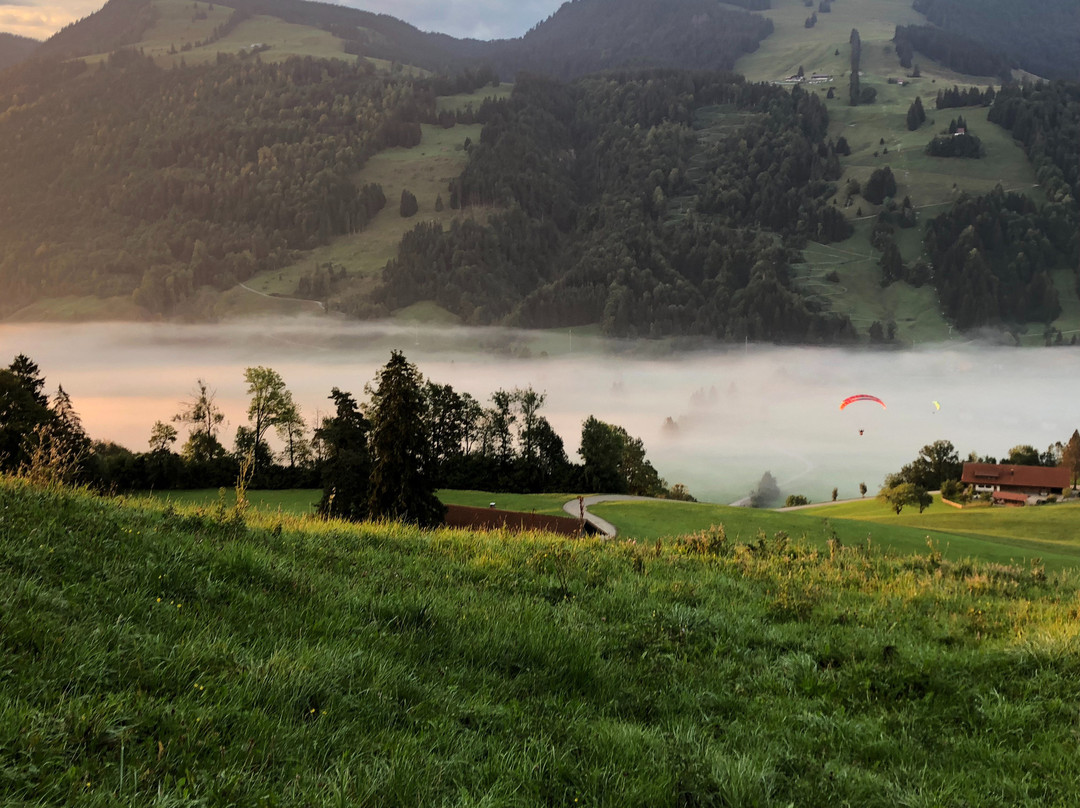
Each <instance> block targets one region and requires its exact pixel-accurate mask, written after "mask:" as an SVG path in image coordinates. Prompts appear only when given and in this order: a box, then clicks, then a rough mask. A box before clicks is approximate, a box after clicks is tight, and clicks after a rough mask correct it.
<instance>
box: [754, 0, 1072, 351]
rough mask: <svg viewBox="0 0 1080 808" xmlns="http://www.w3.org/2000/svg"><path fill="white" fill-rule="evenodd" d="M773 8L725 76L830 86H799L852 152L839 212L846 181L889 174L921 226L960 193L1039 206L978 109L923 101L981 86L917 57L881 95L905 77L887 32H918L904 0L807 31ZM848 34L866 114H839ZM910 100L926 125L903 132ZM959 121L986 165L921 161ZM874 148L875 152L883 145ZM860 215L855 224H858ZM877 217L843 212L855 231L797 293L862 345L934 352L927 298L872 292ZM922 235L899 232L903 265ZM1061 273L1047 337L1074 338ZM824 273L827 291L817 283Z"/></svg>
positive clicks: (1012, 146)
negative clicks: (981, 149)
mask: <svg viewBox="0 0 1080 808" xmlns="http://www.w3.org/2000/svg"><path fill="white" fill-rule="evenodd" d="M772 5H773V8H772V9H771V10H769V11H765V12H763V13H764V14H765V16H768V17H770V18H771V19H772V20H773V24H774V26H775V31H774V33H773V34H772V35H771V36H769V37H767V38H766V39H765V40H763V41H762V43H761V46H760V47H759V49H758V50H757V51H755V52H754V53H752V54H749V55H747V56H744V57H743V58H742V59H740V60H739V62H738V63H737V65H736V69H737V70H739V71H740V72H743V73H744V74H745V75H746V76H747V77H748V78H751V79H754V80H760V81H780V80H783V79H785V78H787V77H788V76H790V75H793V74H794V73H796V71H797V70H798V69H799V67H803V69H804V71H805V73H806V74H807V75H808V76H809V75H811V74H813V73H821V74H828V75H831V76H832V82H831V83H829V84H822V85H816V86H813V87H809V88H808V89H810V90H811V91H813V92H817V93H819V94H820V95H821V96H822V98H823V99H824V97H825V94H826V93H827V92H828V89H829V87H832V88H833V89H834V90H835V92H836V98H835V99H833V100H830V101H826V104H827V108H828V110H829V122H830V124H829V134H830V136H831V137H833V138H834V139H835V138H838V137H840V136H841V135H842V136H843V137H845V138H846V139H847V141H848V143H849V144H850V146H851V149H852V153H851V156H850V157H847V158H844V159H843V160H842V163H843V166H844V175H843V177H841V179H840V181H839V182H838V183H837V186H838V188H839V189H841V190H840V193H839V194H838V199H837V202H838V204H843V202H844V196H843V188H844V185H845V183H846V182H847V180H848V179H850V178H854V179H856V180H858V181H859V182H860V183H865V182H866V180H867V178H869V176H870V174H871V172H872V171H873V170H874V169H875V168H880V167H882V166H886V165H887V166H889V167H890V168H891V169H892V171H893V173H894V175H895V176H896V181H897V186H898V187H897V194H896V197H897V199H898V200H899V199H903V198H904V197H905V196H910V197H911V200H912V202H913V203H914V205H915V206H916V207H917V208H918V209H919V213H920V217H921V220H922V222H925V221H927V220H928V219H929V218H930V217H932V216H935V215H937V214H938V213H941V212H943V211H944V210H947V209H948V207H949V206H950V205H951V204H952V202H953V201H954V200H955V199H956V197H957V196H959V195H960V194H961V193H968V194H982V193H986V192H988V191H990V190H992V189H993V188H994V186H995V185H997V184H999V183H1000V184H1001V185H1002V187H1004V188H1005V189H1006V190H1015V191H1021V192H1023V193H1026V194H1028V195H1030V196H1032V197H1033V198H1034V199H1035V200H1036V201H1037V202H1043V201H1045V200H1044V197H1043V195H1042V192H1041V191H1040V190H1039V188H1038V186H1037V184H1036V178H1035V172H1034V169H1033V168H1032V167H1031V164H1030V163H1029V162H1028V161H1027V158H1026V156H1025V155H1024V152H1023V150H1022V149H1021V147H1020V146H1018V145H1017V144H1016V143H1015V142H1014V141H1013V140H1012V138H1011V136H1010V135H1009V133H1008V132H1006V131H1005V130H1003V129H1001V128H1000V127H998V126H996V125H994V124H991V123H989V122H987V120H986V115H987V110H986V109H983V108H977V107H976V108H970V107H969V108H962V109H948V110H940V111H939V110H936V109H935V108H934V99H935V98H936V96H937V91H938V90H939V89H947V88H949V87H952V86H953V85H954V84H958V85H959V86H961V87H968V86H978V87H986V86H987V85H989V84H994V83H995V81H994V79H992V78H988V77H980V76H965V75H962V74H958V73H956V72H955V71H953V70H950V69H948V68H945V67H943V66H942V65H940V64H938V63H936V62H935V61H933V60H932V59H928V58H926V57H925V56H923V55H921V54H916V57H915V62H917V63H918V64H919V66H920V70H921V73H922V76H921V77H920V78H917V79H911V80H909V83H907V84H906V85H905V86H900V85H898V84H889V83H888V79H889V78H894V79H905V80H907V73H909V72H910V71H909V70H907V69H905V68H902V67H900V64H899V59H898V57H897V55H896V50H895V48H894V46H893V44H892V41H891V40H892V37H893V33H894V31H895V27H896V25H898V24H905V25H910V24H925V22H926V21H925V19H924V18H923V17H922V15H920V14H918V13H917V12H915V11H914V10H913V9H912V8H911V4H910V3H909V2H907V0H860V2H858V3H851V2H844V0H837V2H835V3H833V5H832V11H831V12H829V13H827V14H826V13H820V12H819V13H818V15H817V19H818V22H817V24H816V25H815V26H814V27H813V28H809V29H808V28H806V27H805V26H804V21H805V20H806V18H807V17H808V16H809V15H810V12H811V11H812V10H817V4H816V3H815V4H814V7H813V9H811V8H807V7H805V6H804V5H803V3H802V2H799V0H773V3H772ZM852 28H857V29H858V30H859V34H860V39H861V41H862V60H861V72H862V74H863V75H862V77H861V85H862V86H863V87H873V88H874V89H876V90H877V100H876V102H875V103H874V104H871V105H867V106H858V107H852V106H849V105H848V102H847V98H848V74H849V71H850V59H851V48H850V45H849V38H850V35H851V29H852ZM916 96H919V97H921V99H922V102H923V106H924V107H925V109H926V113H927V122H926V123H925V124H923V126H922V127H920V128H919V129H918V130H916V131H914V132H909V131H908V129H907V125H906V114H907V110H908V107H909V106H910V105H911V103H912V102H913V101H914V100H915V98H916ZM958 114H962V115H963V116H964V118H966V119H967V121H968V123H969V126H970V127H971V128H972V129H973V131H974V132H975V133H976V134H977V135H978V136H979V138H980V139H981V140H982V141H983V144H984V146H985V147H986V152H987V156H986V157H985V158H984V159H980V160H961V159H946V158H935V157H929V156H927V155H926V154H925V153H924V149H925V147H926V144H927V143H928V142H929V141H930V139H931V138H932V137H933V136H934V135H935V134H937V133H938V132H939V131H940V130H942V129H945V128H947V127H948V124H949V120H950V119H951V118H955V117H956V116H957V115H958ZM882 141H884V143H882ZM860 209H861V211H862V218H860V217H859V216H858V211H859V210H860ZM879 210H880V207H879V206H875V205H872V204H870V203H869V202H867V201H866V200H865V199H863V198H862V197H856V199H855V203H854V204H853V205H852V206H851V207H850V208H846V209H844V212H845V214H846V215H847V216H848V217H850V218H852V219H854V220H856V225H857V226H856V232H855V235H854V236H852V237H851V238H850V239H848V240H847V241H844V242H842V243H839V244H832V245H821V244H811V245H809V247H808V248H807V249H806V250H805V252H804V257H805V259H806V263H805V264H803V265H801V266H799V267H797V268H796V272H797V275H798V277H799V280H800V284H801V286H802V288H803V289H804V290H807V291H810V292H812V293H815V295H816V296H817V297H818V299H819V300H820V301H821V302H822V303H823V304H824V305H825V306H826V308H828V309H829V310H832V311H837V312H841V313H844V314H848V315H850V316H851V319H852V322H853V323H854V324H855V326H856V327H857V328H858V329H859V330H860V331H861V332H862V333H863V334H865V333H866V332H867V330H868V329H869V327H870V325H871V324H872V323H873V322H874V321H875V320H876V321H878V322H881V323H883V324H884V323H887V322H889V321H892V322H895V323H896V325H897V337H898V339H899V341H900V342H901V343H905V344H917V343H925V342H936V341H940V340H945V339H948V338H949V337H951V336H952V329H951V328H950V326H949V324H948V322H947V321H946V320H945V319H944V318H943V317H942V316H941V314H940V310H939V308H938V306H937V301H936V294H935V293H934V292H933V290H932V289H930V288H928V287H924V288H921V289H914V288H912V287H910V286H909V285H908V284H906V283H895V284H892V285H890V286H889V287H888V288H885V289H882V288H881V284H880V279H881V270H880V267H879V265H878V261H879V260H880V258H881V255H880V253H878V252H877V251H876V250H873V249H872V248H871V246H870V240H869V234H870V225H871V224H872V222H873V217H874V216H876V215H877V212H878V211H879ZM922 231H923V226H922V223H920V225H919V226H917V227H916V228H913V229H912V230H908V231H899V232H898V234H897V243H898V246H899V247H900V249H901V253H902V255H903V257H904V260H905V261H906V262H913V261H915V260H917V259H918V258H919V257H920V255H921V254H922V243H921V237H922ZM1067 269H1068V268H1065V267H1061V268H1058V269H1057V270H1056V271H1055V272H1054V276H1055V284H1056V285H1057V288H1058V293H1059V296H1060V297H1061V300H1062V303H1063V306H1062V308H1063V311H1062V314H1061V317H1059V318H1058V320H1057V321H1055V323H1054V326H1055V327H1057V328H1058V329H1060V330H1061V331H1062V332H1063V333H1064V334H1067V335H1068V334H1072V333H1076V332H1077V331H1078V330H1080V310H1078V306H1080V301H1078V299H1077V294H1076V289H1075V283H1074V280H1075V278H1074V275H1073V274H1072V273H1071V272H1069V271H1066V270H1067ZM832 272H835V273H836V275H837V276H838V280H834V281H830V280H828V279H826V276H827V275H829V274H830V273H832ZM1029 331H1030V333H1029V334H1028V335H1027V336H1026V337H1024V338H1023V341H1024V342H1025V344H1032V345H1037V344H1042V331H1043V328H1042V326H1041V325H1040V326H1037V327H1036V326H1031V327H1030V328H1029Z"/></svg>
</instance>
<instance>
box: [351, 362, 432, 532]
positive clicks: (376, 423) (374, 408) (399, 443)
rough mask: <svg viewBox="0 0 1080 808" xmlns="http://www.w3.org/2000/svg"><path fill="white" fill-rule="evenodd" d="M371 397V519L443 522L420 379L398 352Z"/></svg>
mask: <svg viewBox="0 0 1080 808" xmlns="http://www.w3.org/2000/svg"><path fill="white" fill-rule="evenodd" d="M377 380H378V386H377V387H376V388H375V389H370V388H369V393H370V395H371V406H370V409H369V412H370V415H371V441H370V447H371V460H372V466H371V489H370V493H369V496H368V507H369V511H370V516H371V517H372V518H375V519H395V520H399V521H403V522H413V523H416V524H419V525H422V526H430V525H436V524H438V523H440V522H441V521H442V518H443V513H444V508H443V506H442V504H441V503H440V502H439V500H438V499H436V497H435V481H434V477H433V474H432V458H431V443H430V439H429V436H428V435H427V433H426V432H425V431H424V429H423V424H424V418H425V405H424V391H423V378H422V377H421V376H420V372H419V371H418V370H417V369H416V366H415V365H412V364H410V363H409V362H408V360H407V359H406V358H405V355H404V354H403V353H401V352H400V351H392V352H391V353H390V361H389V362H387V363H386V365H384V366H383V368H382V370H380V371H379V374H378V377H377Z"/></svg>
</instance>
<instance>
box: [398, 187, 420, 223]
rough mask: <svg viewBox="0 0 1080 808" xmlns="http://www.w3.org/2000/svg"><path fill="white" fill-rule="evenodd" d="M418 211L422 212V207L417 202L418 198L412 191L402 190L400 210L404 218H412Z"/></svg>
mask: <svg viewBox="0 0 1080 808" xmlns="http://www.w3.org/2000/svg"><path fill="white" fill-rule="evenodd" d="M418 210H420V205H419V203H417V201H416V196H415V195H414V194H413V193H412V192H411V191H409V190H406V189H404V188H402V189H401V205H400V207H399V208H398V212H399V213H401V216H402V218H403V219H408V218H409V217H410V216H415V215H416V212H417V211H418Z"/></svg>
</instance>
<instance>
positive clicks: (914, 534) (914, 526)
mask: <svg viewBox="0 0 1080 808" xmlns="http://www.w3.org/2000/svg"><path fill="white" fill-rule="evenodd" d="M320 494H321V492H320V491H318V490H314V489H305V490H294V491H250V492H248V500H249V502H250V506H251V507H252V508H254V509H256V510H258V511H260V512H262V513H263V514H264V515H273V514H277V515H280V516H283V517H284V516H289V517H302V516H305V515H311V514H312V513H313V511H314V507H315V504H316V503H317V502H318V501H319V496H320ZM437 494H438V497H439V499H440V501H442V502H443V503H444V504H447V505H468V506H471V507H476V508H486V507H488V505H489V504H490V503H491V502H495V503H496V507H497V508H499V509H500V510H507V511H524V512H533V513H538V514H545V515H552V516H565V515H566V512H565V511H563V507H562V506H563V504H564V503H566V502H569V501H571V500H573V499H574V498H575V496H576V495H575V494H505V493H493V492H490V491H464V490H450V489H441V490H439V491H438V492H437ZM154 497H155V499H157V500H159V501H164V502H166V503H171V504H173V505H175V506H177V507H195V508H198V509H201V510H202V511H204V512H210V511H211V510H213V509H214V508H225V509H231V508H233V507H234V505H235V502H236V497H235V494H234V492H232V491H231V490H229V489H223V490H222V491H220V492H219V491H215V490H211V489H203V490H197V491H162V492H158V493H156V494H154ZM589 511H590V512H591V513H595V514H596V515H597V516H599V517H601V518H603V519H606V520H607V521H609V522H611V523H612V524H614V525H615V526H616V527H617V528H618V531H619V536H618V537H619V539H620V540H627V541H631V540H632V541H638V542H655V541H656V540H657V539H661V540H667V539H672V538H677V537H680V536H688V535H692V534H700V533H703V532H704V533H708V532H709V531H711V530H714V529H716V528H722V529H723V531H724V533H725V534H726V535H727V536H728V538H729V539H730V540H731V541H732V542H735V543H743V544H747V543H751V542H753V541H755V540H756V537H757V536H758V535H759V533H760V532H761V531H764V532H765V533H766V534H768V535H774V534H776V533H780V532H782V533H785V534H786V535H788V536H790V537H792V538H794V539H798V540H799V541H801V542H803V543H805V544H806V545H807V546H808V547H813V548H816V549H817V550H819V551H824V550H826V549H827V548H828V546H829V542H836V541H839V542H840V543H841V544H843V545H847V546H859V547H862V548H864V549H866V548H869V551H870V552H871V553H873V554H875V555H878V554H892V555H910V554H913V553H915V554H917V553H923V552H926V551H927V548H928V547H929V546H932V547H934V548H935V550H936V552H940V553H941V554H942V556H943V557H944V558H947V559H949V560H950V561H952V562H954V563H961V562H966V561H970V560H977V561H979V562H985V563H994V564H1020V565H1022V566H1028V565H1031V564H1036V565H1040V566H1043V567H1045V568H1046V569H1048V570H1054V571H1059V570H1068V569H1077V568H1080V533H1078V531H1077V527H1078V525H1080V504H1077V503H1068V504H1065V503H1062V504H1058V505H1050V506H1042V507H1033V508H990V507H969V508H965V509H964V510H962V511H961V510H955V509H953V508H951V507H949V506H947V505H943V504H942V503H941V499H940V497H937V498H935V501H934V504H933V505H932V506H931V507H930V508H928V509H927V510H926V511H924V512H923V513H921V514H920V513H918V511H917V510H913V509H911V508H906V509H905V510H904V511H903V512H902V513H901V514H899V515H897V514H895V513H893V511H892V510H891V509H890V508H889V507H888V506H886V505H885V504H883V503H881V502H879V501H878V500H876V499H875V498H874V497H873V494H871V495H870V496H869V497H868V498H867V499H865V500H861V501H856V502H847V503H837V504H826V505H821V506H818V507H813V508H807V509H800V510H796V511H786V510H769V509H756V508H733V507H730V506H727V505H717V504H713V503H707V502H675V501H669V500H651V501H631V502H605V503H601V504H598V505H592V506H590V508H589Z"/></svg>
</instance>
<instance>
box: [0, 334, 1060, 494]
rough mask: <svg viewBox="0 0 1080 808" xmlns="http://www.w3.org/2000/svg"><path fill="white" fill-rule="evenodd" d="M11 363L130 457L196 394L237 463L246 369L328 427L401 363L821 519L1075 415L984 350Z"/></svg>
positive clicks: (1042, 386)
mask: <svg viewBox="0 0 1080 808" xmlns="http://www.w3.org/2000/svg"><path fill="white" fill-rule="evenodd" d="M0 349H2V350H3V352H4V353H5V354H11V355H14V354H15V353H19V352H22V353H25V354H27V355H28V356H30V357H32V358H33V359H34V360H35V361H36V362H37V363H38V364H39V365H40V367H41V371H42V374H43V375H44V376H45V378H46V380H47V385H48V387H49V391H50V393H51V392H54V391H55V387H56V385H57V384H58V383H59V384H62V385H63V386H64V389H65V390H66V391H67V392H68V393H69V394H70V395H71V397H72V399H73V403H74V405H75V408H76V410H77V412H78V413H79V415H80V416H81V418H82V420H83V424H84V426H85V428H86V430H87V432H88V434H89V435H90V436H91V437H92V438H94V439H95V440H109V441H115V442H118V443H120V444H122V445H124V446H127V447H128V448H130V449H132V450H134V451H145V450H146V446H147V438H148V436H149V433H150V428H151V426H152V425H153V423H154V422H155V421H156V420H162V421H168V420H169V418H171V417H172V415H174V414H175V413H176V412H177V411H178V410H179V409H180V404H181V402H182V401H184V400H185V399H188V398H189V397H190V395H191V392H192V389H193V387H194V385H195V381H196V379H200V378H201V379H203V380H205V381H206V382H207V383H208V385H209V386H210V387H211V388H212V389H213V390H216V391H217V400H218V402H219V403H220V404H221V406H222V408H223V410H224V412H225V414H226V418H227V423H226V424H225V425H224V428H223V430H222V435H221V437H222V442H223V443H225V444H226V445H227V446H231V442H232V438H233V434H234V433H235V431H236V428H237V426H239V425H241V424H245V423H246V422H247V419H246V414H245V413H246V409H247V403H248V402H247V397H246V395H245V390H244V380H243V371H244V369H245V368H246V367H251V366H255V365H264V366H268V367H271V368H273V369H274V370H276V371H278V372H279V373H280V374H281V376H282V378H283V379H284V381H285V383H286V384H287V386H288V388H289V390H290V391H291V392H292V393H293V395H294V397H295V399H296V401H297V402H298V403H299V404H300V405H301V408H302V411H303V414H304V416H305V418H307V419H308V420H309V421H310V420H311V419H312V418H313V417H314V416H315V415H316V414H317V413H321V414H322V415H324V416H325V415H327V414H330V412H331V410H332V406H331V403H330V401H329V400H328V398H327V396H328V395H329V392H330V388H331V387H335V386H336V387H339V388H341V389H342V390H346V391H349V392H351V393H353V395H355V396H356V397H357V398H358V399H359V400H361V401H363V400H364V399H365V395H364V385H365V384H368V383H369V382H371V381H372V380H373V379H374V377H375V373H376V371H377V370H378V368H379V367H380V366H382V365H383V364H384V363H385V362H386V360H387V358H388V356H389V354H390V351H391V349H398V350H401V351H403V352H404V353H405V355H406V356H407V357H408V359H409V361H411V362H413V363H415V364H416V365H417V366H418V368H419V370H420V372H421V373H422V374H423V375H424V376H425V377H426V378H427V379H430V380H432V381H435V382H439V383H442V384H450V385H452V386H453V387H454V388H455V389H456V390H458V391H459V392H469V393H471V394H472V395H473V396H474V397H476V398H477V399H478V400H479V401H480V402H481V403H482V404H483V405H485V406H487V405H488V404H489V396H490V395H491V393H493V392H494V391H496V390H498V389H504V390H512V389H514V388H525V387H529V386H531V387H533V389H535V390H536V391H537V392H542V393H544V394H545V395H546V397H547V398H546V401H545V403H544V406H543V409H542V413H543V414H544V415H545V416H546V417H547V418H548V419H549V420H550V421H551V423H552V426H553V427H554V428H555V430H556V432H557V433H558V434H559V435H560V436H561V437H562V438H563V440H564V442H565V444H566V450H567V454H568V455H569V456H571V458H573V459H576V456H575V453H576V451H577V448H578V441H579V438H580V434H581V425H582V421H584V419H585V418H586V417H588V416H589V415H594V416H595V417H597V418H598V419H600V420H603V421H607V422H610V423H614V424H618V425H621V426H623V427H625V428H626V429H627V431H628V432H630V434H631V435H634V436H636V437H640V438H641V439H642V440H643V441H644V443H645V447H646V449H647V451H648V456H649V458H650V459H651V461H652V462H653V464H654V465H655V466H656V468H657V470H658V472H659V473H660V475H661V476H662V477H663V478H664V479H666V480H667V481H668V482H669V483H672V484H673V483H677V482H681V483H684V484H685V485H687V486H688V488H689V489H690V492H691V493H692V494H693V495H694V496H695V497H697V498H698V499H701V500H705V501H711V502H720V503H728V502H734V501H736V500H738V499H740V498H742V497H744V496H745V495H746V494H747V493H749V492H750V490H751V489H753V488H754V486H755V485H756V483H757V482H758V480H759V479H760V478H761V476H762V474H763V473H764V472H765V471H769V472H771V473H772V475H773V476H774V477H775V478H776V479H777V481H778V483H779V484H780V487H781V492H782V494H784V495H785V496H786V495H787V494H802V495H805V496H808V497H809V498H811V499H812V500H815V501H822V500H824V499H827V498H829V496H830V492H831V490H832V489H833V488H834V487H836V488H838V489H839V496H840V497H841V498H852V497H857V496H859V494H858V486H859V483H860V482H865V483H866V485H867V487H868V488H869V490H870V495H871V496H872V495H873V493H874V492H876V491H877V488H878V487H879V486H880V484H881V482H882V480H883V478H884V477H885V475H886V474H889V473H892V472H895V471H897V470H899V468H900V466H902V465H903V464H905V463H907V462H909V461H910V460H911V459H912V458H914V457H915V456H916V455H917V454H918V452H919V450H920V448H921V447H922V446H924V445H926V444H928V443H932V442H933V441H935V440H939V439H944V440H949V441H951V442H952V443H953V444H954V445H955V446H956V449H957V451H958V452H959V453H960V454H961V456H962V457H963V456H966V455H967V454H968V453H969V452H972V451H974V452H977V453H978V454H980V455H987V454H988V455H993V456H998V457H1002V456H1004V455H1006V454H1007V453H1008V450H1009V449H1010V448H1011V447H1013V446H1015V445H1019V444H1030V445H1033V446H1035V447H1036V448H1037V449H1039V450H1040V451H1042V450H1044V449H1045V448H1046V447H1047V446H1049V445H1050V444H1052V443H1054V442H1055V441H1064V440H1066V439H1067V438H1068V436H1069V434H1070V433H1071V432H1072V430H1073V429H1075V422H1076V417H1077V413H1076V403H1075V402H1076V401H1077V400H1078V396H1080V381H1078V380H1080V355H1078V354H1077V352H1076V351H1073V350H1069V349H1067V348H1063V349H1041V350H1040V349H1022V350H1021V349H1017V348H1013V347H1001V346H990V345H982V344H978V343H974V342H972V343H966V344H944V345H938V346H927V347H923V348H920V349H916V350H906V351H888V350H881V351H866V350H861V351H860V350H845V349H830V348H807V347H775V346H760V345H748V346H717V347H715V348H712V349H708V350H705V349H700V350H692V351H675V350H672V348H671V346H670V345H669V344H666V343H658V342H655V341H629V340H609V339H605V338H602V337H596V336H589V335H587V334H584V333H581V332H580V331H579V332H578V333H576V334H575V333H574V332H572V331H567V330H559V331H547V332H529V331H514V330H508V329H468V328H460V327H457V328H438V327H424V326H418V325H411V326H410V325H403V324H400V323H393V322H387V323H350V322H347V321H342V320H328V319H325V318H297V319H288V320H276V321H248V322H243V321H238V322H233V323H226V324H219V325H175V324H139V323H114V324H104V323H96V324H79V325H56V324H27V325H3V326H0ZM856 393H870V394H873V395H876V396H878V397H880V398H881V399H882V400H884V401H885V402H886V404H887V409H884V410H883V409H881V408H880V407H879V406H878V405H876V404H873V403H866V402H862V403H857V404H853V405H851V406H849V407H848V408H846V409H845V410H844V411H840V409H839V404H840V402H841V401H842V400H843V399H844V398H845V397H847V396H849V395H852V394H856ZM934 401H937V402H939V403H940V405H941V409H940V410H937V409H936V408H935V406H934V404H933V402H934ZM669 418H670V419H671V420H672V422H673V425H674V428H672V424H667V425H666V421H667V419H669ZM860 430H862V431H863V434H862V435H860V434H859V431H860ZM275 448H279V447H275ZM570 493H573V492H570Z"/></svg>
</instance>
